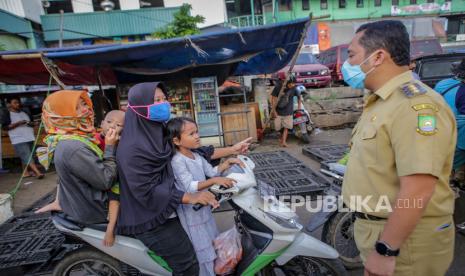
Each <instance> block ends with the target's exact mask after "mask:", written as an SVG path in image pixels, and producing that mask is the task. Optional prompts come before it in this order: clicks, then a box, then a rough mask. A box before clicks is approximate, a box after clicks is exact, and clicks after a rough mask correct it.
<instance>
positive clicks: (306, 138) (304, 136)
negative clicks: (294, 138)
mask: <svg viewBox="0 0 465 276" xmlns="http://www.w3.org/2000/svg"><path fill="white" fill-rule="evenodd" d="M302 141H304V143H305V144H309V143H310V137H309V136H308V134H307V133H304V134H302Z"/></svg>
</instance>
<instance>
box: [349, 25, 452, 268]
mask: <svg viewBox="0 0 465 276" xmlns="http://www.w3.org/2000/svg"><path fill="white" fill-rule="evenodd" d="M387 30H389V31H387ZM409 49H410V42H409V35H408V33H407V31H406V29H405V26H404V25H403V24H402V23H401V22H400V21H391V20H386V21H378V22H374V23H368V24H365V25H363V26H361V27H360V28H359V29H358V30H357V32H356V34H355V37H354V39H353V40H352V42H351V44H350V46H349V49H348V50H349V59H348V60H347V62H346V63H345V64H344V65H343V69H342V71H343V75H344V79H345V81H346V82H347V83H348V84H349V85H350V86H352V87H354V88H366V89H368V90H369V91H370V93H369V95H368V96H367V98H366V102H365V106H364V110H363V113H362V116H361V118H360V120H359V122H358V123H357V125H356V127H355V128H354V130H353V132H352V139H351V142H350V145H351V151H350V155H349V161H348V164H347V170H346V174H345V177H344V184H343V187H342V190H343V191H342V194H343V198H344V202H345V204H346V205H347V206H348V207H349V208H350V209H352V210H354V211H356V213H355V216H356V218H357V219H356V221H355V228H354V232H355V233H354V235H355V242H356V244H357V247H358V249H359V250H360V253H361V256H362V260H363V262H364V265H365V275H409V276H410V275H422V276H423V275H431V276H439V275H444V274H445V273H446V271H447V269H448V267H449V265H450V263H451V261H452V259H453V250H454V227H453V223H452V213H453V211H454V195H453V192H452V190H451V189H450V187H449V184H448V183H449V175H450V172H451V169H452V159H453V155H454V148H455V143H456V127H455V120H454V117H453V114H452V112H451V110H450V109H449V107H448V106H447V104H446V103H445V101H444V100H443V99H442V97H441V96H440V95H439V94H438V93H436V92H434V91H433V90H432V89H430V88H429V87H427V86H426V85H425V84H423V83H421V82H420V81H418V80H414V79H413V77H412V72H411V71H409V69H408V66H409V62H410V61H409V56H410V54H409Z"/></svg>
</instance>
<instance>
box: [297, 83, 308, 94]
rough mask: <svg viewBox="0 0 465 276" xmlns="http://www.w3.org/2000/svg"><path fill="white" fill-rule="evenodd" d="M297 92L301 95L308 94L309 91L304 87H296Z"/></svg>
mask: <svg viewBox="0 0 465 276" xmlns="http://www.w3.org/2000/svg"><path fill="white" fill-rule="evenodd" d="M295 90H296V91H297V92H299V93H300V94H302V93H306V92H307V89H305V86H303V85H297V86H296V87H295Z"/></svg>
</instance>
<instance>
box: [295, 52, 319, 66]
mask: <svg viewBox="0 0 465 276" xmlns="http://www.w3.org/2000/svg"><path fill="white" fill-rule="evenodd" d="M318 63H319V62H318V60H317V59H316V57H315V56H314V55H312V54H300V55H299V56H298V57H297V60H296V61H295V64H296V65H304V64H318Z"/></svg>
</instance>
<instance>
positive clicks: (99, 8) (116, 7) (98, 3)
mask: <svg viewBox="0 0 465 276" xmlns="http://www.w3.org/2000/svg"><path fill="white" fill-rule="evenodd" d="M102 2H103V1H101V0H92V5H93V6H94V11H104V8H102V5H101V3H102ZM109 2H112V3H113V5H114V6H113V8H112V9H110V10H121V8H120V6H119V0H109Z"/></svg>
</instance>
